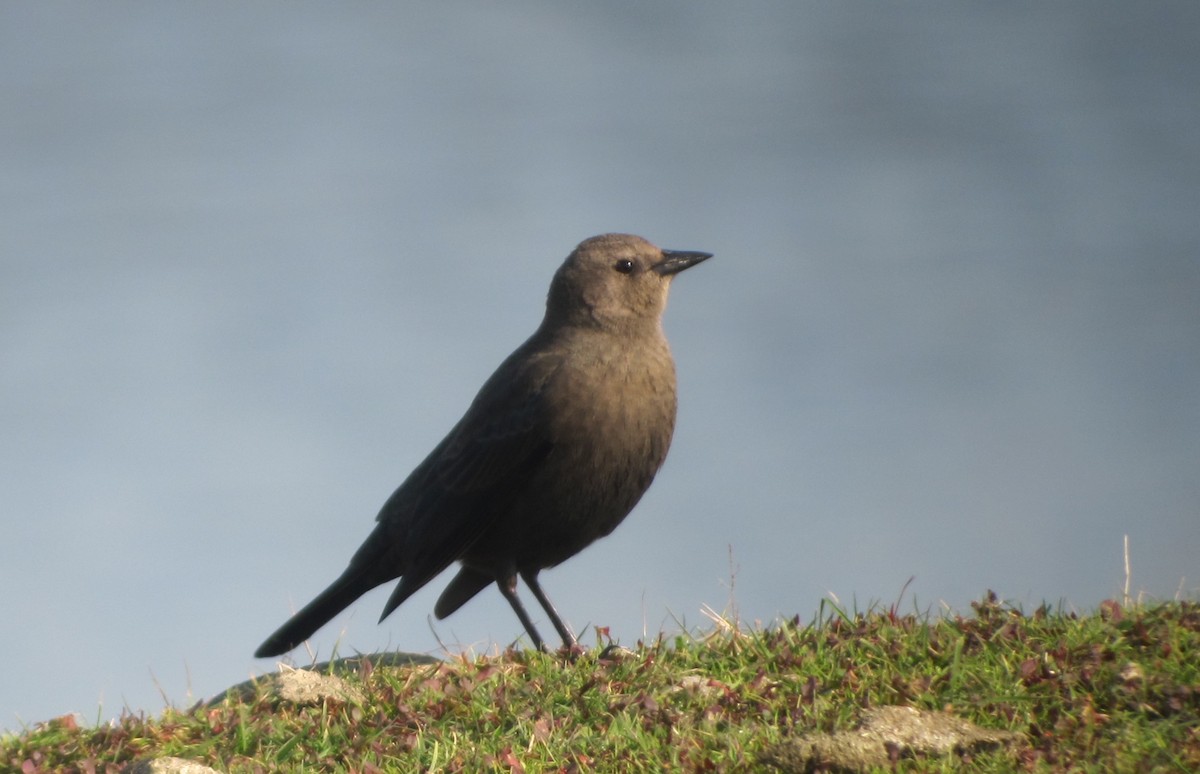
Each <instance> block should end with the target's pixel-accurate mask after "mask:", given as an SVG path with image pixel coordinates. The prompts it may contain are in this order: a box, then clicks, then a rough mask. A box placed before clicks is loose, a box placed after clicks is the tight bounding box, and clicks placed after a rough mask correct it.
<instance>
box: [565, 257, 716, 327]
mask: <svg viewBox="0 0 1200 774" xmlns="http://www.w3.org/2000/svg"><path fill="white" fill-rule="evenodd" d="M711 257H712V254H711V253H701V252H683V251H677V250H663V249H662V248H660V247H656V246H655V245H653V244H651V243H650V242H648V241H646V240H645V239H642V238H641V237H639V236H634V235H632V234H603V235H601V236H594V237H592V238H590V239H585V240H584V241H583V242H580V243H579V246H578V247H576V248H575V250H574V251H573V252H572V253H571V254H570V255H569V256H567V260H566V261H564V262H563V265H562V266H561V267H560V268H559V270H558V272H557V273H556V274H555V275H554V281H553V282H551V283H550V294H549V297H548V298H547V300H546V317H547V320H548V321H553V322H556V323H559V324H562V323H566V324H574V325H584V326H589V327H591V326H598V327H602V328H611V329H641V328H646V327H650V328H651V329H657V328H658V325H659V321H660V320H661V318H662V313H663V310H664V309H665V308H666V305H667V290H668V288H669V287H670V285H671V278H672V277H674V276H675V275H676V274H678V273H679V272H681V271H683V270H684V269H686V268H688V267H689V266H695V265H696V264H697V263H700V262H701V261H703V260H705V259H706V258H711Z"/></svg>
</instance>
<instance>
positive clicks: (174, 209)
mask: <svg viewBox="0 0 1200 774" xmlns="http://www.w3.org/2000/svg"><path fill="white" fill-rule="evenodd" d="M1197 30H1200V5H1197V4H1196V3H1194V2H1175V3H1172V2H1161V3H1153V4H1149V5H1147V4H1136V5H1134V4H1128V3H1121V2H1086V3H1084V2H1062V3H1052V4H1046V3H1035V2H1025V3H1015V4H1013V3H1005V4H990V3H974V4H960V3H917V4H912V3H873V4H869V5H867V4H847V3H820V4H818V3H796V2H787V1H785V0H780V1H779V2H757V1H752V2H747V3H737V4H730V3H725V2H716V1H715V0H693V1H692V2H687V3H683V2H678V3H661V4H646V3H641V2H632V1H627V2H620V1H618V2H612V3H605V4H603V5H602V6H597V5H591V6H589V5H580V4H570V5H562V4H556V3H550V2H537V1H536V0H520V1H518V2H512V3H506V4H503V5H496V4H484V3H453V4H439V5H419V4H415V3H396V4H381V3H353V2H352V3H339V4H336V5H333V4H312V3H286V4H284V3H274V2H262V3H254V4H241V3H171V4H151V5H147V4H134V3H121V2H115V3H105V4H100V5H94V4H67V3H58V2H46V3H6V4H3V5H0V104H2V105H3V106H4V107H3V110H0V495H2V505H0V508H2V509H3V510H2V515H0V519H2V525H3V529H2V532H0V657H2V660H3V662H4V664H5V665H6V666H5V670H4V671H5V677H4V680H3V686H2V687H0V727H2V728H6V729H10V730H12V729H19V728H21V727H22V726H23V725H26V724H31V723H34V722H37V721H40V720H44V719H47V718H50V717H53V716H57V715H61V714H64V713H67V712H78V713H80V714H81V715H82V716H83V719H84V720H86V721H88V722H95V721H97V720H100V721H102V720H105V719H107V718H110V717H114V716H116V715H119V714H120V712H121V711H122V709H123V708H126V707H127V708H130V709H133V710H135V711H146V712H149V713H153V712H157V711H159V710H160V709H161V708H162V707H163V703H164V699H165V700H166V701H169V702H171V703H172V704H175V705H180V706H184V705H187V704H189V703H190V702H192V701H194V700H196V699H199V698H201V697H206V696H211V695H213V694H215V693H219V692H221V691H222V690H223V689H225V688H226V687H227V686H229V685H231V684H233V683H236V682H239V681H241V680H243V679H245V678H246V677H247V676H248V675H250V674H253V673H261V672H264V671H270V670H272V669H274V668H275V662H274V661H273V660H261V661H256V660H255V659H253V658H252V657H251V653H252V652H253V650H254V649H255V647H256V646H257V645H258V644H259V642H261V641H262V639H263V638H264V637H265V636H266V635H267V634H268V633H270V632H271V631H272V630H273V629H274V628H275V627H276V626H277V625H278V624H280V623H281V622H282V621H283V620H284V619H285V618H287V616H288V615H289V614H290V612H291V611H292V610H293V609H295V608H297V607H299V606H301V605H303V604H304V603H305V602H307V601H308V600H309V599H310V598H311V597H312V596H313V595H314V594H315V593H316V592H317V591H319V590H320V589H321V588H323V587H324V586H325V585H326V584H327V583H328V582H329V581H331V580H332V579H333V578H334V577H335V576H336V575H337V574H339V573H340V572H341V571H342V569H343V568H344V566H345V564H346V562H347V561H348V559H349V557H350V555H351V554H352V553H353V551H354V550H355V548H357V546H358V545H359V543H360V541H361V540H362V539H363V538H364V537H365V536H366V535H367V533H368V532H369V530H370V528H371V526H372V523H373V518H374V516H375V513H376V512H377V510H378V508H379V506H380V505H381V504H382V503H383V501H384V500H385V499H386V498H387V496H388V495H389V494H390V493H391V491H392V489H393V488H394V487H395V486H396V485H398V484H399V483H400V482H401V481H402V480H403V479H404V477H405V476H406V475H407V474H408V472H409V471H410V470H411V468H412V467H413V466H414V465H416V464H417V463H418V462H420V460H421V459H422V458H423V457H424V456H425V454H426V453H427V452H428V451H429V450H430V449H431V448H432V447H433V446H434V445H435V444H436V443H437V441H439V440H440V439H441V437H442V436H443V434H444V433H445V432H446V431H447V430H448V429H449V428H450V427H451V425H452V424H453V423H454V422H455V421H456V420H457V419H458V417H459V416H460V415H461V413H462V411H463V410H464V409H465V408H466V406H467V405H468V403H469V402H470V400H471V398H472V397H473V396H474V394H475V391H476V390H477V389H478V388H479V386H480V385H481V384H482V382H483V380H484V379H485V378H486V377H487V376H488V375H489V374H490V373H491V372H492V370H493V369H494V368H495V366H496V365H497V364H499V362H500V361H501V360H502V359H503V358H504V357H505V356H506V355H507V354H508V353H509V352H510V351H511V350H512V349H513V348H514V347H515V346H516V345H517V344H519V343H520V342H521V341H522V340H523V339H524V338H525V337H526V336H528V335H529V334H530V333H531V332H532V331H533V329H534V328H535V327H536V325H537V324H538V322H539V320H540V318H541V312H542V304H543V300H544V297H545V292H546V288H547V286H548V284H549V281H550V277H551V275H552V273H553V271H554V270H555V268H556V267H557V266H558V264H559V263H560V261H561V260H562V258H563V257H564V256H565V255H566V254H567V253H568V252H569V251H570V250H571V248H572V247H573V246H574V245H575V244H576V243H578V242H579V241H580V240H582V239H584V238H585V237H588V236H591V235H593V234H597V233H601V232H606V231H628V232H633V233H637V234H641V235H643V236H645V237H647V238H649V239H650V240H651V241H654V242H656V243H658V244H659V245H662V246H664V247H670V248H676V249H689V250H707V251H710V252H713V253H715V254H716V258H715V259H714V260H712V261H709V262H708V263H705V264H704V265H703V266H701V267H699V268H697V269H695V270H694V271H690V272H688V273H687V274H686V275H683V276H681V277H680V278H679V281H678V282H676V283H675V286H674V289H673V295H672V300H671V306H670V308H669V309H668V312H667V318H666V328H667V332H668V335H669V337H670V339H671V342H672V346H673V348H674V351H675V356H676V360H677V362H678V368H679V379H680V410H679V419H678V429H677V433H676V437H675V444H674V447H673V449H672V452H671V456H670V458H669V459H668V461H667V464H666V466H665V468H664V469H663V471H662V473H661V474H660V476H659V478H658V480H657V481H656V483H655V486H654V487H653V488H652V489H651V491H650V493H649V494H648V495H647V496H646V498H645V499H644V500H643V501H642V503H641V505H639V507H638V508H637V509H636V510H635V511H634V513H633V515H632V516H631V517H630V518H629V519H628V520H627V521H626V522H625V523H624V525H623V526H622V527H621V528H620V529H618V530H617V532H616V533H615V534H614V535H613V536H612V537H610V538H608V539H606V540H603V541H601V542H599V543H597V544H596V545H594V546H592V547H591V548H590V549H589V550H587V551H585V552H584V553H583V554H581V555H580V556H578V557H576V558H575V559H574V560H572V561H570V562H568V563H567V564H565V565H564V566H562V567H560V568H557V569H554V570H550V571H548V572H546V573H544V574H543V575H542V578H543V581H544V584H545V586H546V589H547V591H548V593H549V594H550V595H551V597H553V598H554V600H555V601H556V603H557V604H558V606H559V609H560V610H561V611H562V612H563V614H564V616H565V618H566V619H567V620H568V621H569V622H570V623H572V624H573V626H574V628H575V629H576V630H577V631H578V632H579V633H580V636H581V639H582V640H583V641H584V642H585V643H594V642H595V641H596V635H595V631H594V629H593V627H596V626H601V627H609V630H610V632H611V635H612V637H613V638H615V639H617V640H619V641H620V642H622V643H624V644H626V645H634V644H635V643H636V642H637V641H638V640H639V639H641V638H643V637H648V638H654V637H656V636H657V635H658V633H659V632H667V633H668V634H670V633H675V632H678V631H680V630H681V629H686V630H692V629H696V628H698V627H706V626H711V622H710V620H709V619H708V618H707V617H706V616H705V614H704V612H702V611H703V610H704V609H705V608H706V606H707V607H708V608H712V609H713V610H715V611H717V612H724V613H725V614H727V615H736V616H737V617H738V618H739V619H740V620H741V622H742V623H743V624H745V625H747V626H754V625H762V626H767V625H770V624H771V623H772V622H774V621H777V620H778V618H779V617H781V616H784V617H790V616H792V615H796V614H798V615H799V616H800V618H801V620H803V621H807V620H811V619H812V616H813V615H814V613H815V612H816V610H817V609H818V606H819V605H820V604H821V601H822V600H823V599H829V598H830V597H831V596H832V597H833V598H836V599H837V600H839V601H840V603H841V604H842V605H844V606H846V607H847V608H851V609H854V608H857V609H859V610H864V609H866V608H868V607H870V606H871V605H873V604H874V605H885V606H886V605H890V604H892V603H894V602H896V601H897V600H899V602H900V609H901V610H902V611H908V612H912V611H918V612H931V613H934V614H940V613H942V612H947V611H948V612H952V613H953V612H961V613H967V614H969V613H970V608H969V603H970V601H971V600H973V599H978V598H980V597H981V596H982V595H983V594H984V593H985V592H986V591H987V590H988V589H994V590H995V591H996V592H997V593H998V594H999V595H1000V596H1001V598H1003V599H1005V600H1008V601H1010V602H1012V603H1014V604H1018V605H1022V606H1024V607H1025V609H1027V610H1031V609H1033V608H1035V607H1036V606H1038V605H1040V604H1041V603H1042V602H1048V603H1049V604H1051V605H1053V606H1062V608H1064V609H1067V610H1078V611H1081V612H1082V611H1087V610H1089V609H1094V608H1095V606H1096V605H1097V604H1098V603H1099V602H1100V601H1101V600H1103V599H1105V598H1110V597H1117V598H1119V597H1120V595H1121V594H1122V592H1123V586H1124V583H1125V574H1124V565H1123V556H1122V543H1123V538H1124V536H1125V535H1128V536H1129V544H1130V561H1131V567H1132V576H1131V581H1130V584H1131V585H1130V591H1131V593H1133V594H1135V595H1142V596H1143V597H1144V598H1146V599H1171V598H1175V597H1176V596H1183V597H1188V598H1191V599H1195V598H1196V596H1197V589H1198V588H1200V559H1198V558H1197V557H1200V46H1197V43H1196V40H1197V36H1196V33H1197ZM447 577H448V576H446V577H443V578H441V579H438V580H436V581H434V582H433V583H432V584H431V585H430V586H429V587H427V588H426V589H425V590H424V591H423V592H421V593H420V594H418V595H417V596H415V597H414V598H412V599H411V600H410V601H409V602H407V603H406V604H405V605H404V606H403V607H401V608H400V609H399V610H398V611H397V612H396V613H394V614H393V615H392V616H391V617H390V618H388V619H387V621H385V622H384V624H383V625H376V619H377V618H378V615H379V612H380V610H381V608H382V606H383V603H384V601H385V600H386V598H387V595H388V593H390V588H382V589H379V590H377V591H375V592H373V593H372V594H370V595H368V596H366V597H364V598H363V599H362V600H360V601H359V602H358V603H357V604H355V605H354V606H352V607H351V608H350V610H349V611H348V612H347V613H346V614H344V615H342V616H340V617H339V618H338V619H336V620H335V621H334V622H333V623H331V624H330V625H329V626H327V627H326V628H325V629H323V630H322V631H321V632H320V633H319V634H318V635H317V636H316V637H315V638H314V639H313V640H312V647H313V648H314V650H315V652H316V653H317V654H318V655H319V656H320V657H322V658H325V657H328V656H329V655H330V654H331V653H332V652H333V650H334V648H335V645H336V647H337V648H338V650H339V652H340V653H341V654H343V655H350V654H352V653H355V652H359V651H363V652H370V651H374V650H377V649H381V648H389V649H401V650H406V651H416V652H429V653H434V654H438V655H445V654H447V653H457V652H461V651H464V650H466V651H471V652H475V653H489V652H493V651H495V649H497V648H503V647H504V646H506V645H508V644H509V643H511V642H513V641H515V640H518V639H519V638H520V637H521V636H522V632H521V629H520V626H519V624H518V622H517V621H516V619H515V617H514V616H513V615H512V612H511V611H510V610H509V609H508V607H507V605H506V604H505V603H504V601H503V600H502V598H501V597H500V595H499V594H498V593H496V592H495V591H488V592H485V593H484V594H481V595H480V596H479V597H477V598H476V600H475V601H473V602H472V603H470V604H469V605H467V606H466V607H465V608H463V609H462V610H461V611H459V612H458V613H457V614H455V615H454V616H452V617H451V618H449V619H448V620H446V621H442V622H434V621H432V619H431V611H432V607H433V602H434V600H435V599H436V597H437V594H438V593H439V592H440V590H441V587H442V586H443V585H444V583H445V582H446V579H447ZM910 578H911V579H912V582H911V583H909V585H907V586H906V583H908V582H909V579H910ZM526 599H527V601H530V602H531V600H530V599H529V596H528V594H527V593H526ZM539 620H541V619H540V618H539ZM545 629H549V627H548V626H545ZM294 658H295V661H296V662H297V663H307V662H308V661H309V656H308V655H307V654H306V653H305V651H304V650H303V649H301V650H298V651H296V652H295V654H294Z"/></svg>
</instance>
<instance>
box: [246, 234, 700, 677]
mask: <svg viewBox="0 0 1200 774" xmlns="http://www.w3.org/2000/svg"><path fill="white" fill-rule="evenodd" d="M711 257H712V254H711V253H706V252H699V251H679V250H664V249H661V248H659V247H656V246H655V245H653V244H651V243H650V242H649V241H647V240H645V239H643V238H642V237H639V236H634V235H632V234H602V235H600V236H595V237H591V238H589V239H585V240H584V241H583V242H581V243H579V245H578V246H577V247H576V248H575V249H574V250H573V251H572V252H571V253H570V255H569V256H567V258H566V260H565V261H564V262H563V263H562V265H561V266H560V267H559V268H558V270H557V271H556V272H555V274H554V277H553V280H552V281H551V283H550V290H549V292H548V293H547V296H546V310H545V315H544V317H543V318H542V322H541V324H540V325H539V326H538V328H537V329H536V331H535V332H534V333H533V335H532V336H530V337H529V339H527V340H526V341H525V342H524V343H523V344H522V345H521V346H519V347H518V348H517V349H516V350H515V351H514V352H513V353H512V354H511V355H509V356H508V358H507V359H505V360H504V361H503V362H502V363H501V364H500V366H499V367H498V368H497V369H496V371H495V373H493V374H492V376H491V377H490V378H488V380H487V381H486V382H485V383H484V385H483V387H482V388H480V390H479V393H478V394H477V395H476V397H475V399H474V400H473V401H472V403H471V404H470V406H469V407H468V408H467V411H466V413H465V414H464V415H463V417H462V418H461V419H460V420H459V421H458V423H457V424H456V425H454V427H453V428H452V429H451V430H450V432H449V433H448V434H447V435H446V437H445V438H444V439H443V440H442V441H441V443H439V444H438V445H437V446H436V447H435V448H434V449H433V451H432V452H430V453H429V456H427V457H426V458H425V459H424V461H423V462H421V463H420V464H419V465H418V466H417V467H416V468H415V469H414V470H413V471H412V473H410V474H409V476H408V477H407V478H406V479H405V480H404V482H403V483H402V484H401V485H400V486H399V487H398V488H397V489H396V490H395V492H394V493H393V494H392V495H391V497H389V498H388V499H387V501H386V502H385V503H384V504H383V507H382V508H381V509H380V511H379V514H378V516H377V517H376V525H375V527H374V529H373V530H372V531H371V532H370V534H369V535H368V537H367V538H366V540H365V541H364V542H363V543H362V545H361V547H360V548H359V549H358V550H357V551H356V552H355V553H354V555H353V556H352V558H351V559H350V562H349V565H348V566H347V567H346V569H345V571H344V572H343V573H342V574H341V575H340V576H339V577H338V578H337V579H336V580H334V581H333V583H331V584H330V585H329V587H328V588H326V589H325V590H324V591H322V592H321V593H320V594H319V595H317V597H316V598H315V599H313V601H312V602H310V603H308V604H307V605H306V606H305V607H303V608H302V609H301V610H300V611H299V612H297V613H296V614H295V615H294V616H293V617H292V618H290V619H289V620H288V621H287V622H285V623H284V624H283V625H282V626H281V627H280V628H279V629H278V630H277V631H275V633H273V634H272V635H271V636H270V637H268V638H267V639H266V641H264V642H263V644H262V645H261V646H260V647H259V648H258V650H257V651H256V652H255V656H256V657H258V658H265V657H269V656H278V655H282V654H284V653H286V652H287V651H289V650H291V649H292V648H294V647H296V646H297V645H299V644H300V643H302V642H303V641H305V640H306V639H308V638H309V637H310V636H312V635H313V634H314V633H315V632H316V631H317V630H318V629H320V628H321V627H322V626H324V625H325V624H326V623H328V622H329V621H330V620H331V619H332V618H333V617H334V616H336V615H337V614H338V613H339V612H341V611H342V610H344V609H345V608H347V607H348V606H350V605H351V604H352V603H353V602H354V601H355V600H357V599H358V598H359V597H360V596H362V595H363V594H365V593H366V592H367V591H370V590H371V589H373V588H375V587H377V586H380V585H382V584H384V583H388V582H390V581H393V580H396V579H399V583H398V584H397V585H396V587H395V590H394V591H393V592H392V595H391V597H390V598H389V599H388V601H387V604H386V605H385V606H384V608H383V613H382V615H381V616H380V618H379V621H380V622H382V621H383V620H384V619H385V618H387V616H388V615H389V614H390V613H391V612H392V611H393V610H395V609H396V608H397V607H399V606H400V604H401V603H403V602H404V601H405V600H406V599H408V598H409V597H410V596H412V594H414V593H415V592H416V591H417V590H418V589H420V588H421V587H423V586H424V585H425V584H427V583H429V582H430V581H431V580H433V578H434V577H435V576H437V575H439V574H440V573H441V572H442V571H444V570H445V569H446V568H447V567H449V566H450V565H452V564H453V563H455V562H458V563H459V565H460V567H459V570H458V573H457V574H456V575H454V576H453V578H452V579H451V580H450V582H449V584H448V585H447V586H446V588H445V590H444V591H443V592H442V594H441V596H440V597H439V598H438V600H437V603H436V605H435V607H434V615H436V616H437V618H438V619H443V618H445V617H446V616H448V615H450V614H451V613H453V612H455V611H456V610H458V609H459V608H460V607H462V605H464V604H465V603H466V602H467V601H468V600H470V599H471V598H473V597H474V596H475V595H476V594H478V593H479V592H481V591H483V590H484V589H485V588H487V587H488V586H490V585H492V584H493V583H494V584H496V586H497V587H498V588H499V590H500V594H501V595H502V596H503V597H504V598H505V600H507V601H508V604H509V605H510V606H511V607H512V609H513V611H514V612H515V613H516V615H517V618H518V619H519V620H520V622H521V625H522V626H523V627H524V629H525V631H526V633H527V634H528V635H529V638H530V640H531V642H532V644H533V646H534V647H535V648H536V649H538V650H543V651H544V650H545V649H546V648H545V641H544V640H543V639H542V637H541V635H540V634H539V633H538V631H537V628H536V627H535V626H534V623H533V620H532V619H531V617H530V616H529V613H528V612H527V611H526V609H525V607H524V605H523V604H522V602H521V600H520V599H519V598H518V596H517V578H518V577H520V578H521V580H522V581H524V584H525V586H526V587H527V588H528V589H529V591H530V592H531V593H532V594H533V596H534V598H535V599H536V600H537V601H538V604H540V605H541V607H542V609H543V610H544V611H545V613H546V616H547V618H548V619H549V620H550V623H551V624H552V625H553V626H554V629H555V630H556V631H557V633H558V635H559V637H561V638H562V641H563V646H564V648H567V649H574V648H576V647H577V646H578V643H577V641H576V639H575V635H574V634H573V633H572V632H571V630H570V629H569V628H568V627H567V626H566V624H564V623H563V621H562V618H561V617H560V616H559V614H558V612H557V611H556V610H555V608H554V605H553V604H552V603H551V601H550V599H549V597H547V596H546V594H545V592H544V591H543V590H542V587H541V584H540V583H539V581H538V574H539V573H540V572H541V571H542V570H544V569H546V568H549V567H554V566H556V565H558V564H560V563H561V562H563V561H565V560H567V559H569V558H571V557H572V556H574V555H576V554H577V553H579V552H580V551H582V550H583V549H584V548H586V547H587V546H588V545H590V544H591V543H592V542H594V541H595V540H597V539H599V538H601V537H604V536H606V535H608V534H610V533H611V532H612V531H613V530H614V529H615V528H616V527H617V525H619V524H620V523H621V521H622V520H624V518H625V517H626V516H627V515H628V514H629V512H630V511H631V510H632V509H633V507H634V506H635V505H636V504H637V502H638V500H640V499H641V497H642V495H643V494H644V493H645V492H646V490H647V488H649V486H650V484H651V482H652V481H653V480H654V477H655V475H656V474H657V473H658V471H659V468H660V467H661V466H662V464H663V461H664V459H665V458H666V455H667V449H668V447H669V446H670V444H671V436H672V434H673V432H674V428H675V413H676V376H675V363H674V360H673V359H672V356H671V351H670V348H669V347H668V345H667V339H666V336H665V334H664V333H663V328H662V316H663V311H664V309H665V308H666V304H667V295H668V288H669V287H670V285H671V281H672V279H673V278H674V277H675V276H676V275H677V274H678V273H679V272H681V271H683V270H685V269H687V268H689V267H691V266H695V265H696V264H698V263H700V262H701V261H704V260H707V259H708V258H711Z"/></svg>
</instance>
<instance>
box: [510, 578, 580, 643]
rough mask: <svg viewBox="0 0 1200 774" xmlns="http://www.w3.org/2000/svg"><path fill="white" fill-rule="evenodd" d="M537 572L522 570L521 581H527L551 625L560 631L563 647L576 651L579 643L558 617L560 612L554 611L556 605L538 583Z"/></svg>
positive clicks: (526, 583)
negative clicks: (548, 617)
mask: <svg viewBox="0 0 1200 774" xmlns="http://www.w3.org/2000/svg"><path fill="white" fill-rule="evenodd" d="M537 576H538V574H537V571H536V570H533V571H530V570H522V571H521V579H522V580H524V581H525V585H526V586H528V587H529V590H530V591H532V592H533V596H534V597H536V598H537V601H538V604H540V605H541V606H542V609H543V610H545V611H546V615H548V616H550V623H552V624H554V628H555V629H557V630H558V636H559V637H562V641H563V647H564V648H567V649H568V650H574V649H575V648H576V647H578V645H579V643H578V641H576V639H575V635H574V634H572V633H571V630H570V629H568V628H567V625H566V624H564V623H563V621H562V619H561V618H559V617H558V611H557V610H555V609H554V604H553V603H552V602H550V597H548V596H546V592H544V591H542V586H541V584H540V583H538V579H537Z"/></svg>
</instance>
